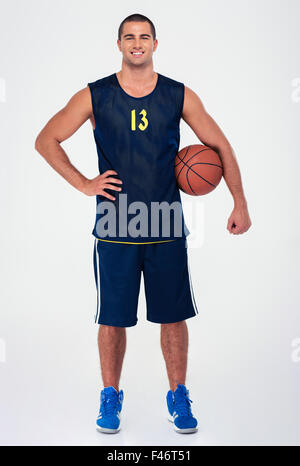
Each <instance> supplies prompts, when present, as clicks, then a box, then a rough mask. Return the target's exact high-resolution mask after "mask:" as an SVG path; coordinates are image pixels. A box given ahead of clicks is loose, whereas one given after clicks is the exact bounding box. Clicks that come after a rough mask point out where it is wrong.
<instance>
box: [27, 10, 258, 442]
mask: <svg viewBox="0 0 300 466" xmlns="http://www.w3.org/2000/svg"><path fill="white" fill-rule="evenodd" d="M117 45H118V48H119V50H120V52H121V53H122V68H121V71H119V72H117V73H113V74H111V75H109V76H105V77H102V78H99V79H97V80H96V81H93V82H91V83H88V85H87V86H86V87H85V88H83V89H82V90H80V91H79V92H77V93H76V94H75V95H74V96H73V97H72V98H71V99H70V100H69V102H68V103H67V105H66V106H65V107H64V108H63V109H62V110H60V111H59V112H58V113H57V114H56V115H54V116H53V117H52V118H51V120H50V121H49V122H48V123H47V125H46V126H45V127H44V128H43V129H42V131H41V132H40V134H39V135H38V137H37V139H36V144H35V147H36V150H37V151H38V152H39V153H40V154H41V155H42V156H43V157H44V158H45V159H46V161H47V162H48V163H49V164H50V165H51V166H52V168H53V169H54V170H56V171H57V172H58V173H59V174H60V175H61V176H63V177H64V178H65V180H66V181H67V182H69V183H70V184H71V185H72V186H74V187H75V188H76V189H78V190H79V191H81V192H82V193H83V194H86V195H88V196H95V198H96V207H97V214H96V223H95V227H94V229H93V235H94V236H95V240H94V252H93V260H94V274H95V282H96V287H97V310H96V317H95V322H96V323H97V324H100V325H99V334H98V344H99V354H100V364H101V374H102V380H103V386H104V388H103V390H101V400H100V401H101V403H100V412H99V416H98V418H97V421H96V423H97V428H98V430H100V431H101V432H106V433H115V432H118V431H119V429H120V412H121V409H122V403H123V390H119V381H120V376H121V369H122V364H123V358H124V354H125V347H126V327H130V326H134V325H136V323H137V304H138V295H139V289H140V279H141V272H142V271H143V278H144V284H145V295H146V303H147V319H148V320H149V321H151V322H155V323H158V324H161V347H162V352H163V356H164V359H165V363H166V369H167V374H168V379H169V384H170V390H169V391H168V393H167V396H166V402H167V405H166V407H167V409H168V411H169V419H170V420H171V421H172V422H173V423H174V424H173V426H174V429H175V430H176V431H177V432H180V433H188V432H195V431H196V430H197V419H196V418H195V417H194V416H193V414H192V412H191V400H190V399H189V391H188V390H187V388H186V386H185V381H186V369H187V353H188V330H187V325H186V322H185V320H186V319H189V318H191V317H194V316H196V315H197V313H198V310H197V306H196V303H195V300H194V296H193V291H192V285H191V281H190V278H189V269H188V260H187V240H186V236H187V235H188V234H189V231H188V230H187V228H186V226H185V223H184V219H183V214H182V212H180V215H179V217H177V221H176V219H175V214H174V212H173V216H172V212H170V218H169V219H168V220H165V221H164V220H163V216H159V218H158V220H157V217H156V220H155V221H152V220H153V217H152V215H151V212H150V209H151V206H152V204H153V203H165V204H164V205H167V206H170V205H172V203H174V204H175V205H177V206H178V205H179V207H180V206H181V199H180V194H179V190H178V187H177V185H176V179H175V173H174V159H175V156H176V154H177V152H178V149H179V123H180V119H181V118H183V119H184V121H185V122H186V123H187V124H188V125H189V126H190V127H191V128H192V130H193V131H194V133H195V134H196V135H197V137H198V138H199V140H200V141H202V143H204V144H205V145H207V146H210V147H212V148H214V149H215V150H217V151H218V153H219V155H220V157H221V158H222V162H223V166H224V179H225V181H226V183H227V186H228V188H229V190H230V192H231V194H232V196H233V200H234V209H233V211H232V213H231V215H230V217H229V219H228V224H227V229H228V231H229V232H230V233H232V234H241V233H244V232H246V231H247V230H248V229H249V227H250V225H251V221H250V218H249V214H248V209H247V202H246V199H245V196H244V193H243V188H242V182H241V176H240V171H239V168H238V164H237V161H236V159H235V156H234V153H233V150H232V148H231V146H230V144H229V142H228V140H227V139H226V137H225V136H224V134H223V133H222V131H221V129H220V128H219V127H218V126H217V124H216V123H215V121H214V120H213V119H212V118H211V117H210V116H209V115H208V113H207V112H206V111H205V109H204V107H203V104H202V102H201V100H200V99H199V97H198V96H197V94H196V93H195V92H193V91H192V90H191V89H190V88H188V87H187V86H184V84H183V83H181V82H179V81H176V80H174V79H171V78H169V77H167V76H164V75H162V74H160V73H157V72H154V70H153V61H152V58H153V53H154V52H155V51H156V49H157V45H158V41H157V39H156V32H155V27H154V25H153V23H152V22H151V21H150V20H149V19H148V18H147V17H145V16H143V15H140V14H134V15H131V16H129V17H127V18H125V20H123V21H122V23H121V25H120V27H119V34H118V41H117ZM187 53H188V52H187ZM88 119H90V121H91V124H92V128H93V134H94V138H95V142H96V147H97V152H98V163H99V172H100V174H99V175H97V176H96V177H95V178H93V179H87V178H86V177H85V176H84V175H82V174H81V173H80V172H79V171H78V170H77V169H76V168H75V167H74V166H73V165H72V164H71V162H70V160H69V158H68V157H67V154H66V153H65V151H64V150H63V148H62V147H61V145H60V144H61V143H62V142H63V141H65V140H66V139H67V138H69V137H70V136H72V134H74V133H75V131H77V130H78V128H79V127H80V126H81V125H82V124H83V123H84V122H85V121H86V120H88ZM121 196H123V197H121ZM125 201H126V206H127V207H126V209H128V210H126V209H124V202H125ZM137 206H138V209H136V207H137ZM125 210H126V211H125ZM137 210H139V212H140V213H141V212H142V214H141V215H134V214H136V213H137ZM179 211H180V209H179ZM137 218H138V221H137ZM178 218H179V220H178ZM111 220H112V221H111ZM151 221H152V223H153V222H154V224H153V225H150V224H151ZM166 223H168V225H167V226H168V228H165V227H166ZM138 224H140V225H141V224H143V228H142V229H140V231H139V229H138V228H137V227H138ZM107 225H109V226H108V228H105V227H107ZM145 225H146V226H148V227H149V226H151V228H150V227H149V228H148V229H147V228H146V227H145ZM178 226H181V227H182V228H181V234H178V233H177V232H178V228H177V227H178ZM141 350H142V349H141Z"/></svg>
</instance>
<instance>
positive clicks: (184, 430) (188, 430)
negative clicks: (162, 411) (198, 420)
mask: <svg viewBox="0 0 300 466" xmlns="http://www.w3.org/2000/svg"><path fill="white" fill-rule="evenodd" d="M168 421H169V422H172V424H173V425H174V430H175V432H178V433H179V434H192V433H193V432H197V430H198V427H189V428H187V429H179V428H178V427H176V425H175V424H174V419H173V418H172V417H171V416H170V417H168Z"/></svg>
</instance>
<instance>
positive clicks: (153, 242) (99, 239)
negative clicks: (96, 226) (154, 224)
mask: <svg viewBox="0 0 300 466" xmlns="http://www.w3.org/2000/svg"><path fill="white" fill-rule="evenodd" d="M96 239H97V240H98V241H105V242H106V243H122V244H155V243H169V242H170V241H176V239H167V240H166V241H149V242H147V243H131V242H129V241H110V240H108V239H101V238H96Z"/></svg>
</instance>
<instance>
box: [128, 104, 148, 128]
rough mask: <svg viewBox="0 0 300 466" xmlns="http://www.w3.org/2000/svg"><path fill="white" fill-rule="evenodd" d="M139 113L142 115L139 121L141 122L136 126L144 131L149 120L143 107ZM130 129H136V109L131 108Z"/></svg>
mask: <svg viewBox="0 0 300 466" xmlns="http://www.w3.org/2000/svg"><path fill="white" fill-rule="evenodd" d="M139 115H142V116H141V121H142V122H143V123H139V125H138V128H139V129H140V130H141V131H144V130H145V129H146V128H147V126H148V124H149V122H148V120H147V118H146V115H147V112H146V110H144V109H143V110H142V111H140V113H139ZM131 129H132V131H136V111H135V110H131Z"/></svg>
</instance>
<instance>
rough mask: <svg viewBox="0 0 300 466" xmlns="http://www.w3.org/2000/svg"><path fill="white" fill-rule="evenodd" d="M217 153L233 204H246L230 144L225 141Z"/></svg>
mask: <svg viewBox="0 0 300 466" xmlns="http://www.w3.org/2000/svg"><path fill="white" fill-rule="evenodd" d="M219 155H220V157H221V159H222V163H223V167H224V179H225V182H226V184H227V186H228V189H229V191H230V192H231V194H232V197H233V200H234V204H235V206H237V205H239V206H241V205H244V206H247V201H246V197H245V194H244V191H243V186H242V178H241V173H240V169H239V166H238V163H237V159H236V156H235V154H234V151H233V149H232V147H231V145H230V144H229V143H228V144H227V143H226V144H225V145H224V146H223V147H220V148H219Z"/></svg>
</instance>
